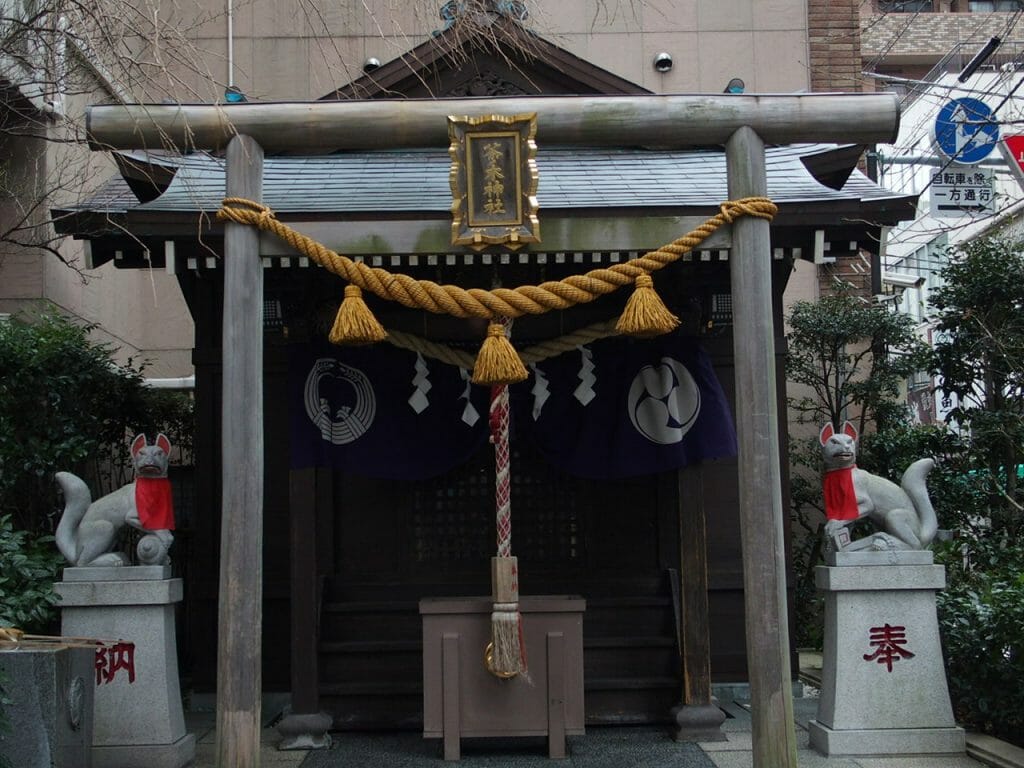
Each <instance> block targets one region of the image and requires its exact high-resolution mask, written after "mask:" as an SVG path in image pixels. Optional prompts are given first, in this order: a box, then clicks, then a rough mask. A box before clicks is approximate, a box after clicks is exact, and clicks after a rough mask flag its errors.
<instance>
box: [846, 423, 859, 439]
mask: <svg viewBox="0 0 1024 768" xmlns="http://www.w3.org/2000/svg"><path fill="white" fill-rule="evenodd" d="M843 434H844V435H848V436H849V437H850V439H851V440H856V439H857V436H858V433H857V428H856V427H855V426H853V424H851V423H850V422H848V421H844V422H843Z"/></svg>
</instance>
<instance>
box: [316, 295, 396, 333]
mask: <svg viewBox="0 0 1024 768" xmlns="http://www.w3.org/2000/svg"><path fill="white" fill-rule="evenodd" d="M387 335H388V333H387V331H385V330H384V326H382V325H381V324H380V321H378V320H377V318H376V317H374V316H373V312H371V311H370V308H369V307H368V306H366V302H365V301H364V300H363V292H362V291H361V290H360V289H359V286H358V285H346V286H345V300H344V301H342V302H341V306H340V307H338V316H337V317H336V318H335V319H334V327H333V328H331V336H330V339H331V343H332V344H374V343H376V342H378V341H383V340H384V339H386V338H387Z"/></svg>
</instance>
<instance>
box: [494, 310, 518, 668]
mask: <svg viewBox="0 0 1024 768" xmlns="http://www.w3.org/2000/svg"><path fill="white" fill-rule="evenodd" d="M510 325H511V322H510V321H506V322H505V328H506V333H507V332H508V328H509V327H510ZM488 417H489V418H488V422H489V424H490V428H491V443H493V445H494V467H495V483H494V502H495V505H494V506H495V523H496V525H495V528H496V532H497V556H496V557H494V558H492V559H491V592H492V598H493V601H494V606H493V612H492V613H491V646H490V649H489V651H488V654H487V668H488V669H489V670H490V671H491V673H492V674H494V675H496V676H498V677H503V678H509V677H515V676H516V675H519V674H522V673H525V672H526V649H525V646H524V645H523V634H522V617H521V616H520V613H519V568H518V563H517V560H516V558H515V557H513V556H512V480H511V470H510V467H511V452H510V450H509V444H508V443H509V441H508V436H509V398H508V385H507V384H499V385H496V386H493V387H491V403H490V409H489V412H488Z"/></svg>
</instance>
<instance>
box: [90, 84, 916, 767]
mask: <svg viewBox="0 0 1024 768" xmlns="http://www.w3.org/2000/svg"><path fill="white" fill-rule="evenodd" d="M507 112H515V113H522V112H536V113H537V116H538V120H537V123H538V128H537V139H538V142H540V143H543V144H544V145H545V146H551V145H557V144H576V145H589V146H595V145H605V146H608V145H617V146H622V145H632V146H637V145H639V146H658V147H664V148H672V149H678V148H685V147H693V146H708V145H721V144H724V145H725V148H726V165H727V169H728V190H729V196H730V197H731V198H733V199H738V198H743V197H763V196H766V195H767V178H766V175H765V157H764V144H765V142H768V143H773V144H791V143H798V142H818V141H820V142H835V143H852V144H872V143H885V142H892V141H894V140H895V137H896V133H897V130H898V128H899V103H898V100H897V98H896V96H895V95H893V94H889V93H874V94H804V95H770V96H760V95H644V96H559V97H542V98H533V97H528V98H518V97H517V98H512V99H438V100H423V101H368V102H361V101H343V102H310V103H307V102H302V103H287V104H285V103H273V104H237V105H228V106H221V105H201V106H190V105H117V106H95V107H91V108H89V110H88V113H87V120H88V123H87V125H88V133H89V137H90V142H91V144H90V146H91V147H92V148H93V149H104V150H109V149H146V148H150V149H152V148H157V147H159V148H166V147H167V146H168V144H170V145H171V146H174V147H177V148H196V149H207V150H216V149H221V148H224V147H225V145H226V147H227V196H229V197H244V198H248V199H250V200H255V201H259V200H260V199H261V197H262V173H263V155H264V151H266V150H272V151H285V150H292V151H295V150H320V149H329V150H338V149H349V150H355V149H382V148H397V147H429V146H435V147H447V146H448V144H449V137H448V125H447V117H448V115H451V114H460V115H490V114H502V113H507ZM732 226H733V256H732V258H730V259H729V264H730V275H731V284H732V295H733V307H734V310H733V327H734V335H733V338H734V342H733V343H734V353H735V371H736V392H737V396H736V427H737V433H738V439H739V467H740V470H741V471H740V475H739V503H740V524H741V534H742V547H743V582H744V601H745V611H746V641H747V658H748V667H749V673H750V675H749V676H750V694H751V711H752V720H753V750H754V768H796V765H797V763H796V738H795V733H794V730H793V725H792V723H793V701H792V691H791V689H790V673H791V670H790V664H789V656H788V650H789V638H788V634H789V632H788V625H787V618H786V601H785V587H786V583H785V582H786V577H785V548H784V539H783V525H784V520H785V510H784V509H783V506H782V483H781V472H780V465H779V461H780V454H779V443H778V423H779V422H778V411H777V406H776V402H777V401H776V392H775V360H774V357H773V348H774V344H773V337H772V312H771V289H770V286H771V273H770V266H771V249H770V239H769V223H768V222H767V221H765V220H762V219H758V218H754V217H749V216H747V217H742V218H740V219H738V220H737V221H736V222H735V223H734V224H733V225H732ZM259 238H260V233H259V231H258V230H257V229H255V228H253V227H248V226H244V225H240V224H235V223H231V222H228V223H226V224H225V234H224V262H225V266H224V270H225V273H224V293H225V295H224V329H223V341H222V348H223V355H224V359H223V389H222V392H223V423H222V426H223V434H222V441H223V444H222V466H223V468H224V469H223V480H222V514H223V518H222V536H221V561H220V606H219V626H220V628H221V629H222V630H223V629H224V628H235V631H227V632H225V631H221V632H220V634H219V639H218V657H217V751H216V753H217V765H218V766H225V767H227V766H232V767H233V766H239V765H247V766H258V765H259V745H260V736H259V731H260V707H261V705H260V693H261V672H260V661H261V649H260V642H261V636H262V609H261V601H262V565H261V560H262V548H263V541H262V531H263V425H262V421H263V379H262V374H263V345H262V339H263V333H262V311H263V268H262V265H261V260H260V258H259V256H260V253H259Z"/></svg>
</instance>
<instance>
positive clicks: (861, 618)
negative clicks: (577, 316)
mask: <svg viewBox="0 0 1024 768" xmlns="http://www.w3.org/2000/svg"><path fill="white" fill-rule="evenodd" d="M815 579H816V582H817V586H818V589H821V590H823V591H824V592H825V656H824V665H823V668H822V690H821V700H820V702H819V704H818V717H817V719H816V720H812V721H811V722H810V729H809V730H810V741H811V746H812V747H813V748H814V749H816V750H818V751H819V752H821V753H822V754H825V755H935V754H950V753H962V752H964V750H965V741H964V732H963V730H962V729H960V728H958V727H956V723H955V722H954V720H953V711H952V708H951V706H950V703H949V690H948V688H947V686H946V674H945V670H944V668H943V664H942V647H941V645H940V644H939V626H938V620H937V618H936V614H935V593H936V591H937V590H939V589H942V587H944V586H945V583H946V575H945V569H944V568H943V567H942V566H940V565H933V564H932V554H931V552H921V551H917V552H851V553H843V552H839V553H833V554H832V555H830V557H829V565H827V566H818V568H817V572H816V574H815Z"/></svg>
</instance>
